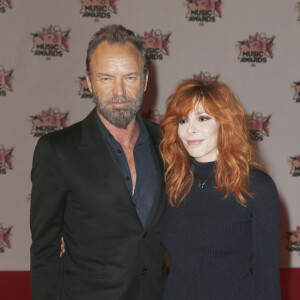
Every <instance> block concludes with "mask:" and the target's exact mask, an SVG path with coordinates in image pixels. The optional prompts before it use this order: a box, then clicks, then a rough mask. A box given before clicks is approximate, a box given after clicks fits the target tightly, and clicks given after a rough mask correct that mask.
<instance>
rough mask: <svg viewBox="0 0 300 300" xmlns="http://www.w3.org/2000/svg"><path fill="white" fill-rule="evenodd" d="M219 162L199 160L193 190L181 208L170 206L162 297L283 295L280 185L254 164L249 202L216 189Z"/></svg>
mask: <svg viewBox="0 0 300 300" xmlns="http://www.w3.org/2000/svg"><path fill="white" fill-rule="evenodd" d="M215 164H216V163H215V162H210V163H199V162H196V161H194V172H195V177H194V183H193V186H192V189H191V191H190V193H189V194H188V196H187V197H186V198H185V199H184V201H183V203H182V204H181V205H180V206H179V208H175V207H171V206H170V205H168V206H167V209H166V213H165V217H164V219H163V223H162V228H161V234H162V240H163V244H164V245H165V247H166V249H167V250H168V252H169V254H170V273H169V276H168V278H167V281H166V285H165V291H164V296H163V300H278V299H281V296H280V283H279V266H278V264H279V252H280V213H279V199H278V193H277V190H276V187H275V184H274V182H273V180H272V179H271V178H270V176H268V175H267V174H266V173H264V172H262V171H259V170H257V169H252V170H251V172H250V182H249V187H248V190H249V191H251V192H252V193H254V196H253V197H252V198H250V197H247V196H246V197H245V198H246V200H247V207H244V206H242V205H241V204H239V203H238V202H237V201H236V198H235V196H234V195H230V196H228V197H227V198H226V199H224V196H223V194H222V193H221V192H220V191H219V190H218V189H216V188H215V186H216V183H215V180H214V174H215ZM207 178H208V179H207ZM206 179H207V181H206V183H205V185H204V186H203V188H201V186H200V187H199V183H203V182H204V181H205V180H206ZM251 268H252V270H253V274H252V273H251Z"/></svg>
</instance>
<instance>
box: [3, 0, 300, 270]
mask: <svg viewBox="0 0 300 300" xmlns="http://www.w3.org/2000/svg"><path fill="white" fill-rule="evenodd" d="M113 23H116V24H123V25H124V26H126V27H128V28H130V29H132V30H133V31H135V32H136V33H137V34H139V35H140V36H141V37H142V38H143V39H144V40H145V43H146V46H147V55H148V58H149V60H150V82H149V86H148V90H147V91H146V95H145V101H144V105H143V108H142V110H141V114H142V115H143V116H144V117H146V118H150V119H151V120H153V121H154V122H157V123H159V122H160V119H161V117H162V115H163V114H164V111H165V106H166V99H167V98H168V96H169V94H170V93H171V92H172V90H173V89H174V88H175V86H176V85H177V83H178V82H179V81H180V80H182V79H186V78H193V77H194V78H199V79H202V80H203V81H205V82H210V81H212V80H221V81H225V82H226V83H228V84H229V85H230V86H231V87H232V88H233V90H234V91H235V93H236V96H237V97H238V99H239V101H240V102H241V103H242V105H243V106H244V108H245V110H246V112H247V115H248V119H249V123H250V128H251V136H252V138H253V139H254V140H255V141H256V144H257V147H258V150H259V153H260V157H261V160H262V162H263V164H264V166H265V167H266V169H267V170H268V172H269V173H270V175H271V176H272V177H273V179H274V181H275V182H276V185H277V188H278V192H279V195H280V200H281V212H282V247H281V266H282V267H300V196H299V186H300V139H299V132H300V126H299V125H300V121H299V119H300V2H297V1H296V0H293V1H292V0H285V1H282V0H251V1H246V0H243V1H241V0H200V1H198V0H163V1H161V0H64V1H61V0H26V1H25V0H0V270H28V269H29V265H30V261H29V248H30V244H31V237H30V229H29V209H30V190H31V182H30V171H31V163H32V155H33V151H34V147H35V145H36V143H37V140H38V138H39V137H40V136H42V135H44V134H47V133H48V132H52V131H56V130H60V129H62V128H65V127H66V126H69V125H71V124H73V123H75V122H77V121H80V120H81V119H83V118H84V117H85V116H86V115H87V114H88V113H89V112H90V111H91V110H92V109H93V107H94V104H93V102H92V95H91V94H90V93H89V91H88V89H87V83H86V80H85V56H86V48H87V44H88V41H89V39H90V37H91V36H92V34H93V33H94V32H95V31H97V30H98V29H99V28H100V27H102V26H104V25H108V24H113ZM212 238H213V237H212ZM265 238H266V239H268V236H266V237H265Z"/></svg>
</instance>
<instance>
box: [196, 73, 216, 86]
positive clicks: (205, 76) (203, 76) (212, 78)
mask: <svg viewBox="0 0 300 300" xmlns="http://www.w3.org/2000/svg"><path fill="white" fill-rule="evenodd" d="M219 77H220V74H216V75H215V76H211V75H210V73H209V72H202V71H201V72H200V73H199V74H193V79H198V80H201V81H202V82H203V83H205V84H209V83H211V82H214V81H217V80H218V79H219Z"/></svg>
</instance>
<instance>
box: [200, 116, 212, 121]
mask: <svg viewBox="0 0 300 300" xmlns="http://www.w3.org/2000/svg"><path fill="white" fill-rule="evenodd" d="M210 119H211V117H209V116H201V117H199V121H201V122H203V121H208V120H210Z"/></svg>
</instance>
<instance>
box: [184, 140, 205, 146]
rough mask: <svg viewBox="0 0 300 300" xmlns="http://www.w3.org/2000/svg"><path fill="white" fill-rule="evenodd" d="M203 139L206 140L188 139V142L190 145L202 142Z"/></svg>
mask: <svg viewBox="0 0 300 300" xmlns="http://www.w3.org/2000/svg"><path fill="white" fill-rule="evenodd" d="M203 141H204V140H187V143H188V145H189V146H195V145H199V144H201V143H202V142H203Z"/></svg>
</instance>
